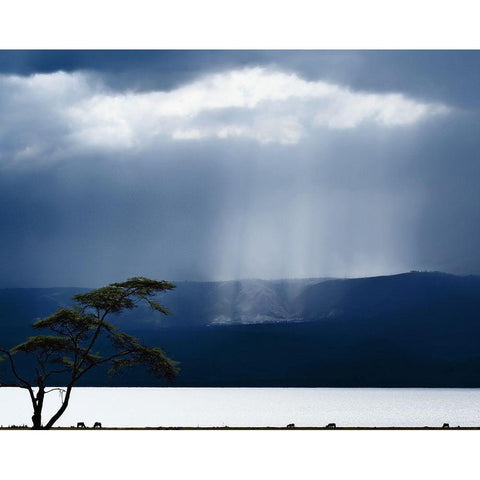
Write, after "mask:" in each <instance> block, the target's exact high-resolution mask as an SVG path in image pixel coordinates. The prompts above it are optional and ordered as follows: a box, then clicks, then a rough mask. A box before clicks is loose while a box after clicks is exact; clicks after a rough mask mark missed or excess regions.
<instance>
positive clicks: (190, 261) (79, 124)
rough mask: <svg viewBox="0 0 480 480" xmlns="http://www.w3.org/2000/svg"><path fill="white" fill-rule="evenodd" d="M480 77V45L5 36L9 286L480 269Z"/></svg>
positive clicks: (0, 176)
mask: <svg viewBox="0 0 480 480" xmlns="http://www.w3.org/2000/svg"><path fill="white" fill-rule="evenodd" d="M478 85H480V54H479V53H478V52H454V51H449V52H441V51H434V52H421V51H418V52H388V51H381V52H375V51H370V52H355V51H353V52H343V51H336V52H322V51H307V52H303V51H286V52H282V51H272V52H264V51H232V52H229V51H193V52H187V51H182V52H175V51H159V52H154V51H148V52H139V51H137V52H136V51H128V52H121V51H115V52H101V51H96V52H95V51H93V52H92V51H85V52H81V51H74V52H68V51H60V52H55V51H49V52H41V51H32V52H22V51H4V52H0V224H1V226H2V234H1V236H0V265H1V270H0V286H4V287H7V286H98V285H102V284H104V283H107V282H111V281H120V280H123V279H125V278H127V277H130V276H134V275H144V276H149V277H153V278H162V279H163V278H164V279H167V280H173V281H179V280H226V279H238V278H286V277H289V278H291V277H322V276H336V277H358V276H370V275H379V274H389V273H397V272H402V271H408V270H412V269H416V270H442V271H447V272H452V273H460V274H468V273H479V272H480V248H478V245H480V208H479V205H480V191H479V188H478V179H479V178H480V177H479V174H480V115H479V113H480V112H479V110H480V94H479V90H478Z"/></svg>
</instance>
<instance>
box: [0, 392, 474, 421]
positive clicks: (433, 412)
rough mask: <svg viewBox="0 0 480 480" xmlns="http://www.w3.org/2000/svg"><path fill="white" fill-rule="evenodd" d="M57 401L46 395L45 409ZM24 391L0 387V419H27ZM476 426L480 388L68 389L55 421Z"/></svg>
mask: <svg viewBox="0 0 480 480" xmlns="http://www.w3.org/2000/svg"><path fill="white" fill-rule="evenodd" d="M59 406H60V394H59V392H58V391H54V392H52V393H49V394H48V400H47V404H46V413H50V414H51V413H52V412H53V411H54V409H56V408H58V407H59ZM30 410H31V407H30V404H29V398H28V393H27V392H26V391H25V390H19V389H16V388H1V389H0V425H3V426H7V425H12V424H14V425H19V424H30V416H31V412H30ZM78 421H83V422H85V423H86V424H87V426H91V425H93V423H94V422H95V421H100V422H102V424H103V426H111V427H145V426H151V427H155V426H190V427H196V426H225V425H228V426H249V427H250V426H251V427H254V426H255V427H257V426H258V427H260V426H261V427H263V426H285V425H287V424H288V423H295V425H297V426H325V425H326V424H327V423H331V422H334V423H336V424H337V426H349V427H359V426H377V427H379V426H441V425H442V424H443V423H444V422H446V423H449V424H450V426H457V425H460V426H463V427H467V426H480V389H427V388H405V389H403V388H385V389H380V388H76V389H75V390H74V392H73V394H72V398H71V403H70V406H69V408H68V410H67V412H66V413H65V414H64V416H63V417H62V418H61V419H60V421H59V422H58V426H70V425H75V424H76V423H77V422H78Z"/></svg>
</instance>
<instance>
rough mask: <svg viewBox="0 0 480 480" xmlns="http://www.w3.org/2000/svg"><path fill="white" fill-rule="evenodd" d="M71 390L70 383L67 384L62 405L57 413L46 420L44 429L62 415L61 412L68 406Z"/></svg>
mask: <svg viewBox="0 0 480 480" xmlns="http://www.w3.org/2000/svg"><path fill="white" fill-rule="evenodd" d="M71 392H72V385H68V387H67V392H66V393H65V399H64V400H63V403H62V406H61V407H60V408H59V409H58V410H57V413H56V414H55V415H54V416H53V417H52V418H51V419H50V420H49V421H48V422H47V424H46V425H45V427H43V428H44V429H45V430H48V429H50V428H52V427H53V424H54V423H55V422H56V421H57V420H58V419H59V418H60V417H61V416H62V415H63V412H65V410H66V409H67V407H68V401H69V400H70V393H71Z"/></svg>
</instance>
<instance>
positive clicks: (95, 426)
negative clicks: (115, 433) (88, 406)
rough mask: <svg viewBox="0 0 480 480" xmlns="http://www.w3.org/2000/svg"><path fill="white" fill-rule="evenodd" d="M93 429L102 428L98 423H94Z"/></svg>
mask: <svg viewBox="0 0 480 480" xmlns="http://www.w3.org/2000/svg"><path fill="white" fill-rule="evenodd" d="M93 428H102V424H101V423H100V422H95V424H94V425H93Z"/></svg>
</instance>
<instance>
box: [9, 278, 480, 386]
mask: <svg viewBox="0 0 480 480" xmlns="http://www.w3.org/2000/svg"><path fill="white" fill-rule="evenodd" d="M288 282H290V283H289V284H287V281H276V282H265V281H257V280H255V281H246V282H224V283H193V282H192V283H187V284H182V283H180V284H178V287H177V289H176V291H175V292H169V293H167V294H166V295H165V296H164V297H162V301H163V303H164V304H166V305H167V306H168V307H169V308H170V309H171V310H172V311H173V312H174V313H175V316H172V317H171V318H169V319H168V322H165V321H160V322H159V321H158V320H154V318H156V317H157V318H158V315H156V316H155V314H151V313H150V312H147V311H143V310H138V311H135V312H132V313H130V314H129V315H125V316H124V315H122V316H119V317H117V318H116V319H115V318H113V320H114V321H117V323H119V324H122V327H123V328H127V329H128V331H130V332H131V333H134V334H136V335H138V336H140V337H143V339H144V340H145V342H146V343H148V344H149V345H159V346H161V347H162V348H164V349H165V350H166V351H167V352H168V354H169V355H170V356H171V357H172V358H174V359H176V360H178V361H180V362H181V365H180V366H181V368H182V371H181V373H180V375H179V376H178V378H177V380H176V381H175V382H174V384H173V385H175V386H238V387H248V386H251V387H261V386H265V387H267V386H278V387H282V386H283V387H302V386H308V387H316V386H317V387H327V386H330V387H349V386H350V387H395V386H396V387H480V315H479V312H478V307H479V304H480V278H479V277H473V276H472V277H458V276H453V275H446V274H440V273H419V272H412V273H408V274H403V275H395V276H386V277H374V278H363V279H352V280H325V281H323V280H309V281H298V283H295V282H294V281H288ZM292 282H293V283H292ZM292 285H293V286H294V288H292ZM78 291H79V290H78V289H72V290H71V291H70V290H69V291H68V292H67V290H63V289H62V290H61V291H60V290H58V291H57V292H56V293H55V291H49V292H47V291H44V290H37V289H31V290H25V291H22V292H20V291H18V290H10V291H6V290H3V291H1V292H0V299H1V302H2V303H1V304H0V310H2V309H3V306H4V305H5V306H6V307H5V310H4V312H9V314H8V315H7V314H4V313H2V315H1V316H0V319H1V321H0V336H1V337H0V341H1V343H2V345H5V346H12V345H14V344H15V343H17V342H20V341H22V340H23V339H24V338H25V336H27V335H29V334H32V330H31V329H29V328H28V327H27V325H28V323H29V321H28V320H29V318H30V317H31V318H32V319H33V318H35V317H38V316H44V315H48V314H49V313H51V311H53V309H54V308H55V304H58V305H60V304H61V303H62V302H65V301H67V300H68V296H67V293H68V295H70V296H71V295H73V294H74V293H77V292H78ZM222 292H223V294H224V295H223V297H222V295H221V294H222ZM279 292H280V293H279ZM282 292H283V293H282ZM292 292H293V293H292ZM170 293H172V295H171V296H170ZM286 293H288V295H287V294H286ZM173 294H175V296H173ZM170 297H171V298H170ZM29 298H30V299H31V301H30V300H29ZM169 302H170V303H169ZM228 312H230V313H228ZM197 315H198V317H199V318H198V317H197ZM218 317H222V318H224V319H225V318H228V319H229V321H226V322H224V323H223V324H221V325H218V324H215V322H213V323H212V321H211V320H212V318H218ZM255 319H257V323H252V320H255ZM239 321H244V322H248V323H247V324H241V323H239ZM5 367H6V365H3V366H2V368H3V370H4V371H6V369H5ZM83 385H92V386H102V385H116V386H121V385H122V386H153V385H157V383H156V382H155V381H152V379H150V378H148V377H147V376H146V375H145V374H144V373H143V372H142V371H130V372H128V373H125V374H124V375H122V376H118V377H111V378H110V377H107V376H106V375H105V374H104V372H99V371H97V372H93V371H92V372H91V374H90V375H89V376H88V377H85V379H84V381H83Z"/></svg>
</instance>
